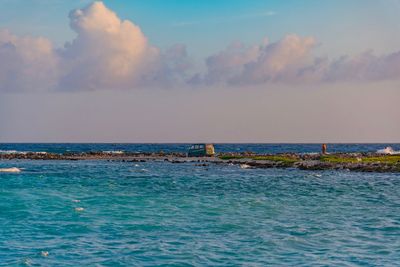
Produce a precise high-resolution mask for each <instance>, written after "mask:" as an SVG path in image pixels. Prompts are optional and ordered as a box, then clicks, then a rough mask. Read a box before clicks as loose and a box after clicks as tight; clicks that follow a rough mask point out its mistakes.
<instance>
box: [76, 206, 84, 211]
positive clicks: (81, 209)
mask: <svg viewBox="0 0 400 267" xmlns="http://www.w3.org/2000/svg"><path fill="white" fill-rule="evenodd" d="M84 210H85V209H84V208H81V207H78V208H75V211H84Z"/></svg>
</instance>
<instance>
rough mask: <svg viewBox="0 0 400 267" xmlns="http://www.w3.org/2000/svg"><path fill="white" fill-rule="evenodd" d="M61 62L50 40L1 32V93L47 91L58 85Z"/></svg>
mask: <svg viewBox="0 0 400 267" xmlns="http://www.w3.org/2000/svg"><path fill="white" fill-rule="evenodd" d="M57 66H58V59H57V56H56V55H55V52H54V50H53V47H52V45H51V43H50V41H48V40H47V39H44V38H32V37H18V36H15V35H13V34H11V33H10V32H9V31H7V30H0V91H20V90H31V89H38V90H46V89H50V88H53V87H54V86H55V85H56V82H57V77H58V67H57Z"/></svg>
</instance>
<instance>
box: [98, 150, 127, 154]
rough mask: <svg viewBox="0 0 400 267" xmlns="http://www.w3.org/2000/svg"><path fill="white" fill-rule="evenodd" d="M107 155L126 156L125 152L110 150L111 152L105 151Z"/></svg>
mask: <svg viewBox="0 0 400 267" xmlns="http://www.w3.org/2000/svg"><path fill="white" fill-rule="evenodd" d="M103 153H106V154H124V153H125V152H124V151H122V150H110V151H103Z"/></svg>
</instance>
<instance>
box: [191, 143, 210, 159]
mask: <svg viewBox="0 0 400 267" xmlns="http://www.w3.org/2000/svg"><path fill="white" fill-rule="evenodd" d="M214 155H215V150H214V145H213V144H194V145H191V146H190V148H189V151H188V157H213V156H214Z"/></svg>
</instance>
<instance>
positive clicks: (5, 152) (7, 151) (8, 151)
mask: <svg viewBox="0 0 400 267" xmlns="http://www.w3.org/2000/svg"><path fill="white" fill-rule="evenodd" d="M28 153H33V154H39V155H45V154H47V152H44V151H18V150H0V154H22V155H26V154H28Z"/></svg>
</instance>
